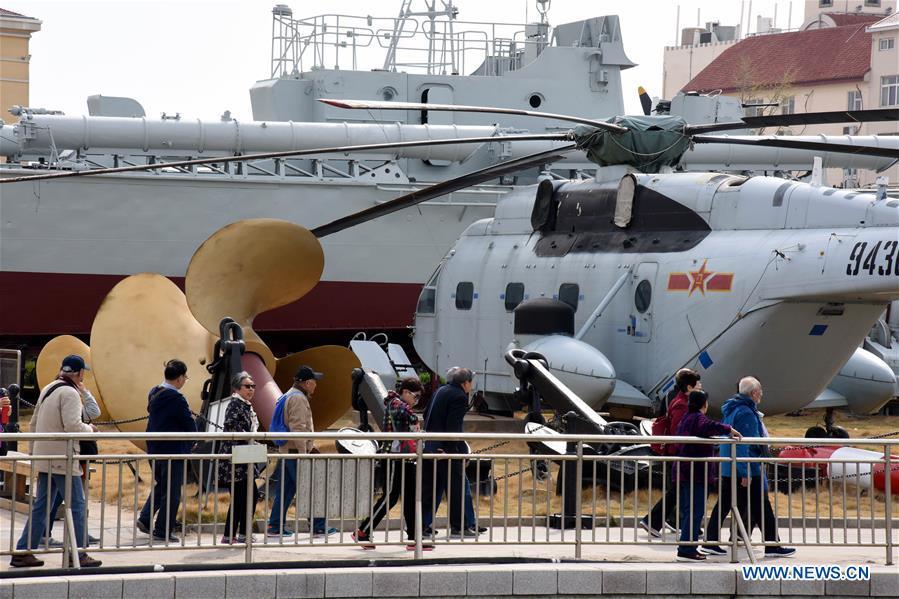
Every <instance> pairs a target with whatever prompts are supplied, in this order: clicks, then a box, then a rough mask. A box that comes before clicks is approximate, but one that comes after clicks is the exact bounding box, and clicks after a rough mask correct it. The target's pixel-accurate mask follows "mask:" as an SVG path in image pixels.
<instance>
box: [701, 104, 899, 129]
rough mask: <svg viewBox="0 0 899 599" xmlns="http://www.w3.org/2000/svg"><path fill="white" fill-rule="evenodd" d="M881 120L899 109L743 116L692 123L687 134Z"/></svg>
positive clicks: (898, 115) (897, 114)
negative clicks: (698, 123)
mask: <svg viewBox="0 0 899 599" xmlns="http://www.w3.org/2000/svg"><path fill="white" fill-rule="evenodd" d="M879 121H899V109H897V108H878V109H875V110H837V111H833V112H806V113H799V114H772V115H769V116H747V117H743V120H742V121H740V122H734V123H712V124H709V125H691V126H689V127H687V135H694V134H698V133H712V132H715V131H731V130H734V129H757V128H761V127H789V126H790V125H822V124H829V123H873V122H879Z"/></svg>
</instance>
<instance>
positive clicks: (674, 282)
mask: <svg viewBox="0 0 899 599" xmlns="http://www.w3.org/2000/svg"><path fill="white" fill-rule="evenodd" d="M689 289H690V277H688V276H687V273H685V272H672V273H669V274H668V291H687V290H689Z"/></svg>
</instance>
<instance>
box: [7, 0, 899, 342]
mask: <svg viewBox="0 0 899 599" xmlns="http://www.w3.org/2000/svg"><path fill="white" fill-rule="evenodd" d="M441 4H442V8H440V9H439V10H436V9H434V7H433V6H427V5H424V3H422V5H424V8H423V10H416V9H417V7H418V6H419V5H418V4H416V3H415V2H414V1H413V0H405V1H404V2H403V4H402V8H401V11H400V16H399V17H396V18H375V17H365V16H360V17H354V16H347V15H323V16H316V17H311V18H295V17H294V16H293V14H292V11H291V10H290V8H288V7H287V6H284V5H278V6H276V7H275V8H274V9H273V11H272V16H273V40H272V42H273V43H272V61H271V71H270V74H269V78H267V79H265V80H262V81H258V82H257V83H255V84H254V85H253V86H252V88H251V89H250V96H251V100H252V107H253V119H254V120H253V121H252V122H239V121H237V120H235V119H233V118H231V116H230V115H229V114H227V113H226V114H223V115H222V117H221V120H220V121H218V122H204V121H199V120H186V119H181V118H180V117H179V116H177V115H176V116H175V117H171V116H167V115H163V116H162V118H159V119H157V118H150V117H148V116H146V115H145V113H144V110H143V108H142V107H141V106H140V104H139V103H138V102H137V101H135V100H132V99H128V98H115V97H106V96H92V97H91V98H89V99H88V107H89V115H88V116H67V115H63V114H61V113H58V112H55V111H52V110H44V109H32V108H27V107H18V108H16V109H14V110H13V111H12V112H13V114H14V116H15V117H17V121H16V122H13V123H10V124H5V125H3V126H2V128H0V156H3V157H5V158H6V161H7V163H6V164H2V165H0V176H4V177H8V176H19V175H27V174H34V173H36V172H53V171H60V170H71V169H95V168H101V167H107V166H121V165H132V164H148V163H158V162H163V161H173V160H185V159H192V158H208V157H218V156H238V155H246V154H251V153H256V152H264V151H282V150H292V149H309V148H321V147H329V146H335V145H355V144H365V143H383V142H391V141H401V140H411V139H452V138H460V137H469V136H496V137H497V141H496V142H495V143H485V144H480V145H473V144H468V145H461V144H460V145H445V146H440V147H418V148H406V149H403V150H399V151H393V152H389V153H382V154H377V153H365V154H362V153H357V154H340V155H328V154H322V155H321V156H316V157H314V158H308V157H304V158H303V159H299V158H298V159H278V160H255V161H253V160H246V161H242V162H236V163H222V164H220V165H212V166H208V167H195V168H184V169H174V168H173V169H167V170H164V171H153V172H131V173H120V174H104V175H98V176H94V177H85V178H68V179H62V180H59V181H41V182H34V183H25V184H14V185H6V186H4V187H3V189H2V191H3V195H2V204H0V207H2V229H0V232H2V234H0V286H2V288H3V289H4V295H5V296H6V300H10V299H11V298H14V299H15V301H4V308H3V309H2V310H0V340H2V341H4V343H5V344H6V345H7V346H8V345H9V344H10V343H15V344H20V343H24V344H30V345H35V344H40V343H41V342H42V340H45V339H46V336H48V335H56V334H62V333H71V334H84V333H87V332H89V331H90V325H91V321H92V319H93V316H94V314H95V313H96V309H97V307H98V306H99V304H100V302H101V301H102V298H103V297H104V296H105V295H106V293H107V292H108V291H109V290H110V289H111V288H112V287H113V286H114V285H115V284H116V283H117V282H118V281H119V280H120V279H122V278H123V277H124V276H127V275H129V274H133V273H137V272H146V271H149V272H158V273H161V274H164V275H167V276H170V277H171V278H172V279H173V280H175V281H176V282H178V283H180V282H181V281H182V280H183V279H182V277H183V275H184V272H185V269H186V266H187V263H188V261H189V259H190V257H191V255H192V253H193V252H194V250H195V249H196V248H197V247H198V246H199V245H200V243H201V242H202V241H203V240H204V239H205V238H206V237H208V236H209V235H210V234H211V233H212V232H214V231H215V230H217V229H219V228H220V227H222V226H224V225H226V224H228V223H231V222H234V221H237V220H239V219H244V218H257V217H274V218H282V219H288V220H291V221H294V222H297V223H299V224H302V225H303V226H305V227H307V228H313V227H315V226H318V225H321V224H323V223H327V222H330V221H332V220H334V219H337V218H339V217H342V216H345V215H347V214H350V213H353V212H356V211H358V210H360V209H363V208H366V207H369V206H371V205H373V204H376V203H380V202H385V201H388V200H390V199H392V198H394V197H396V196H399V195H401V194H403V193H407V192H409V191H411V190H413V189H416V188H420V187H422V186H425V185H427V184H430V183H434V182H438V181H441V180H445V179H448V178H450V177H454V176H457V175H460V174H463V173H466V172H469V171H472V170H475V169H478V168H482V167H485V166H488V165H490V164H494V163H497V162H500V161H504V160H508V159H511V158H515V157H519V156H524V155H527V154H530V153H533V152H537V151H540V150H544V149H548V144H550V143H554V142H543V141H530V142H504V141H502V139H501V136H502V135H504V134H507V133H521V132H532V133H541V132H557V131H558V130H560V129H567V128H568V127H567V126H566V124H565V123H562V122H559V121H553V120H545V119H532V118H527V117H521V116H506V115H504V116H502V117H498V116H497V115H490V114H462V113H445V112H433V111H432V112H430V113H429V112H428V111H409V112H387V111H385V112H383V113H378V112H364V111H352V112H350V111H344V110H340V109H338V108H334V107H332V106H328V105H326V104H323V103H321V102H318V100H319V99H322V98H353V99H369V100H387V101H391V100H395V101H411V102H426V103H440V104H449V103H456V104H469V105H490V106H503V107H512V108H523V109H530V110H540V111H546V112H553V113H557V114H570V115H577V116H585V117H592V118H595V117H604V116H612V115H616V114H623V113H624V103H623V100H622V89H621V71H622V70H623V69H627V68H630V67H632V66H634V63H632V62H631V61H630V60H629V59H628V57H627V55H626V53H625V48H624V42H623V37H622V32H621V27H620V22H619V19H618V17H617V16H614V15H608V16H598V17H595V18H590V19H586V20H581V21H576V22H572V23H565V24H561V25H557V26H555V27H551V26H550V24H549V21H548V18H547V14H546V8H547V5H548V2H545V1H539V0H538V2H537V7H538V14H539V20H538V21H537V22H534V23H526V24H503V23H468V22H464V21H461V20H459V18H458V10H457V8H456V7H455V6H454V5H453V3H452V2H444V3H441ZM373 61H377V62H373ZM372 65H374V66H375V67H376V68H372ZM689 100H690V98H689V97H684V96H679V97H678V98H677V99H675V101H673V102H672V112H675V111H680V113H681V114H682V115H683V116H685V117H687V118H688V120H690V114H691V110H692V111H693V113H695V114H694V117H695V118H693V119H692V120H693V121H694V122H708V121H709V120H711V119H710V118H709V116H710V115H712V116H714V115H718V116H719V117H720V115H721V100H720V99H705V100H707V101H705V102H704V103H700V104H694V105H693V107H692V108H691V107H690V106H688V101H689ZM737 110H739V106H737ZM737 116H739V114H736V115H730V117H729V118H728V120H731V119H732V118H735V117H737ZM498 118H501V119H502V121H501V122H500V123H497V119H498ZM556 143H557V142H556ZM741 148H742V146H737V147H735V148H731V149H729V150H727V152H728V154H727V163H728V165H729V166H730V167H731V168H734V169H743V168H751V167H752V165H753V164H756V165H757V164H759V163H765V164H767V163H770V162H771V160H772V159H771V152H770V151H767V152H765V153H764V154H760V155H755V156H753V155H750V153H751V152H758V150H757V149H755V148H746V149H745V150H742V149H741ZM699 151H700V149H699V148H697V149H696V150H695V151H694V152H692V153H688V159H687V160H691V161H692V163H691V164H690V165H688V166H691V167H693V168H710V167H714V166H716V165H718V166H720V163H721V162H722V159H721V157H720V155H714V154H712V155H710V154H699V153H698V152H699ZM703 151H708V150H705V149H703ZM711 151H712V152H720V151H721V150H715V149H713V150H711ZM739 152H744V153H743V154H739ZM788 154H789V151H786V150H785V151H783V152H782V154H780V155H779V156H780V158H779V162H780V166H779V168H781V169H783V170H790V168H789V167H790V158H789V156H788ZM741 156H742V158H741ZM797 156H799V157H798V158H797V159H796V166H795V168H806V167H807V165H808V163H809V162H810V160H809V158H808V155H807V153H798V154H797ZM842 158H843V159H844V160H846V159H847V158H846V157H845V156H843V157H842ZM825 159H826V160H827V157H825ZM851 160H852V161H853V164H852V165H850V166H854V167H857V168H878V167H879V165H878V164H873V163H872V164H868V163H867V162H865V161H877V160H881V161H882V160H883V159H869V158H865V157H861V156H854V157H852V158H851ZM741 161H742V162H745V163H746V164H741ZM595 169H596V165H594V164H592V163H589V162H588V161H587V160H586V159H585V158H584V156H583V155H578V154H570V155H569V157H568V158H567V159H566V161H564V162H559V163H555V164H552V165H548V166H547V167H546V169H545V170H544V171H543V172H551V173H553V176H564V177H574V178H577V177H591V176H594V175H596V170H595ZM539 175H540V172H539V171H538V170H536V169H532V170H531V171H529V172H523V173H519V174H518V175H515V176H509V177H503V178H501V179H499V180H497V181H495V182H493V184H489V185H478V186H475V187H472V188H469V189H465V190H462V191H457V192H455V193H452V194H450V195H447V196H444V197H442V198H438V199H436V200H433V201H429V202H426V203H424V204H422V205H421V206H418V207H416V208H410V209H406V210H402V211H400V212H397V213H394V214H392V215H390V216H387V217H384V218H381V219H379V220H376V221H373V222H370V223H367V224H365V225H362V226H359V227H355V228H353V229H351V230H349V231H346V232H344V233H340V234H337V235H333V236H330V237H328V238H326V239H325V240H323V241H324V244H323V245H324V249H325V255H326V266H325V273H324V277H323V280H322V282H321V283H320V284H319V285H318V286H317V287H316V288H315V290H313V292H312V293H311V294H309V295H308V296H306V297H305V298H304V299H303V300H301V301H300V302H298V303H296V304H293V305H291V306H287V307H285V308H282V309H279V310H276V311H274V312H271V313H269V314H266V315H262V316H260V317H259V319H257V321H256V328H257V330H262V331H284V332H296V331H304V332H310V331H318V332H319V334H320V335H327V334H329V332H333V331H342V332H346V331H356V330H362V329H369V330H371V329H379V330H383V329H387V330H394V331H396V330H402V329H403V328H405V327H407V326H408V325H410V324H411V320H412V314H413V312H414V308H415V304H416V300H417V297H418V294H419V291H420V289H421V285H422V283H424V282H425V281H426V280H427V278H428V277H429V275H430V273H431V272H432V271H433V269H434V267H435V266H436V265H437V264H438V263H439V262H440V260H441V258H442V257H443V256H444V254H445V253H446V252H447V251H448V249H449V248H450V247H451V246H452V244H453V242H454V241H455V240H456V239H457V237H458V236H459V235H460V233H461V232H462V231H463V230H464V229H465V228H466V227H467V226H468V225H470V224H471V223H473V222H475V221H477V220H480V219H482V218H486V217H490V216H492V215H493V212H494V207H495V204H496V202H497V200H498V199H499V198H501V197H502V196H503V195H504V194H506V193H508V191H509V190H510V189H512V188H513V186H515V185H526V184H531V183H534V182H535V181H536V180H537V177H538V176H539ZM606 176H610V177H611V176H615V177H617V176H620V173H619V174H616V173H615V172H611V173H606ZM59 289H65V290H66V293H65V297H64V298H63V297H62V294H60V293H58V290H59Z"/></svg>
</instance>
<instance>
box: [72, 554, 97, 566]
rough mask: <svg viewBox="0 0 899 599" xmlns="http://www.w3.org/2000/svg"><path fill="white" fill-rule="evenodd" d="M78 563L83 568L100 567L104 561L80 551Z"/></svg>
mask: <svg viewBox="0 0 899 599" xmlns="http://www.w3.org/2000/svg"><path fill="white" fill-rule="evenodd" d="M78 564H79V565H80V566H81V567H82V568H99V567H100V566H102V565H103V562H101V561H100V560H98V559H94V558H92V557H91V556H89V555H88V554H86V553H79V554H78Z"/></svg>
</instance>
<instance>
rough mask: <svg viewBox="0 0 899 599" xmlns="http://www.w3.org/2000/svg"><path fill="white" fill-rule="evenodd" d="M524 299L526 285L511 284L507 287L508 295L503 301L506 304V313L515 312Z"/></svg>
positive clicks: (506, 294)
mask: <svg viewBox="0 0 899 599" xmlns="http://www.w3.org/2000/svg"><path fill="white" fill-rule="evenodd" d="M523 299H524V283H509V284H508V285H506V293H505V295H504V296H503V300H504V301H505V304H506V312H511V311H512V310H514V309H515V308H516V307H517V306H518V304H520V303H521V301H522V300H523Z"/></svg>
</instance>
